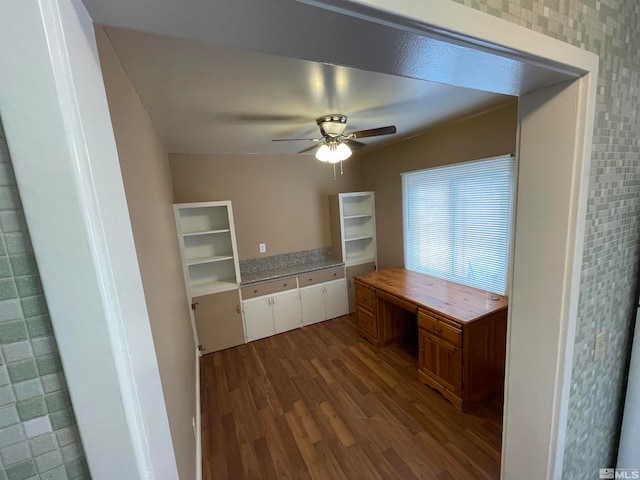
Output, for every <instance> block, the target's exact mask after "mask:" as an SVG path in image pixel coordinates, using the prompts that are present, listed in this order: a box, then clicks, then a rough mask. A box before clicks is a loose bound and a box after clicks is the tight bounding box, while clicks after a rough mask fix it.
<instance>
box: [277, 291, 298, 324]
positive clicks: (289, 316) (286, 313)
mask: <svg viewBox="0 0 640 480" xmlns="http://www.w3.org/2000/svg"><path fill="white" fill-rule="evenodd" d="M271 298H272V301H271V307H272V308H273V325H274V327H275V330H276V333H282V332H288V331H289V330H293V329H294V328H298V327H300V326H302V310H301V309H300V291H299V290H298V289H296V290H291V291H289V292H281V293H276V294H274V295H273V296H272V297H271Z"/></svg>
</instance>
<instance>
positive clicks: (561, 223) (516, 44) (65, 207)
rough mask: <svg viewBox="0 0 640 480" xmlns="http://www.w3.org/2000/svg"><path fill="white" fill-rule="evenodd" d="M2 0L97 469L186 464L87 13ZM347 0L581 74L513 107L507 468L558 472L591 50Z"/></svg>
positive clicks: (482, 20)
mask: <svg viewBox="0 0 640 480" xmlns="http://www.w3.org/2000/svg"><path fill="white" fill-rule="evenodd" d="M0 2H1V8H2V10H3V15H2V16H0V35H1V36H0V68H1V69H2V71H3V75H2V76H0V79H1V80H0V115H2V119H3V122H4V127H5V131H6V134H7V138H8V141H9V146H10V150H11V155H12V158H13V161H14V165H15V170H16V177H17V180H18V184H19V186H20V190H21V195H22V200H23V204H24V207H25V212H26V216H27V221H28V223H29V228H30V232H31V235H32V240H33V244H34V249H35V252H36V256H37V259H38V264H39V268H40V272H41V275H42V281H43V285H44V288H45V293H46V296H47V301H48V304H49V307H50V311H51V315H52V322H53V325H54V329H55V333H56V338H57V341H58V344H59V346H60V354H61V358H62V361H63V363H64V367H65V374H66V376H67V381H68V383H69V387H70V392H71V397H72V400H73V404H74V409H75V411H76V416H77V419H78V426H79V429H80V432H81V435H82V439H83V444H84V446H85V451H86V455H87V459H88V462H89V466H90V469H91V473H92V476H93V478H96V479H99V478H116V477H117V478H177V472H176V466H175V460H174V459H173V452H172V446H171V438H170V433H169V429H168V422H167V418H166V410H165V408H164V401H163V397H162V389H161V386H160V380H159V373H158V369H157V363H156V361H155V352H154V351H153V342H152V339H151V333H150V328H149V322H148V316H147V312H146V307H145V304H144V296H143V291H142V286H141V281H140V275H139V271H138V266H137V262H136V257H135V248H134V244H133V237H132V234H131V228H130V221H129V217H128V212H127V209H126V201H125V197H124V191H123V187H122V180H121V177H120V170H119V165H118V158H117V153H116V149H115V144H114V140H113V133H112V130H111V127H110V119H109V114H108V109H107V105H106V99H105V95H104V88H103V85H102V81H101V78H100V71H99V62H98V58H97V51H96V48H95V41H94V37H93V31H92V27H91V25H90V21H89V19H88V17H87V16H86V12H85V11H84V8H83V6H82V5H81V4H80V3H79V1H78V0H59V1H58V2H56V1H54V0H40V2H39V3H36V2H34V1H33V2H16V1H12V0H0ZM71 2H73V3H71ZM307 3H313V4H316V5H318V6H321V7H323V8H329V7H330V8H334V7H335V5H337V3H338V2H329V1H318V2H307ZM340 7H341V8H346V7H348V8H347V10H349V9H351V10H352V11H351V12H350V13H351V14H353V15H361V16H363V17H366V18H369V19H371V20H374V21H383V22H385V23H386V24H388V25H393V26H395V27H396V28H401V29H412V30H413V31H424V32H431V33H433V32H437V33H438V34H439V35H441V36H444V37H450V38H453V39H455V41H461V39H462V41H465V42H467V43H468V44H476V45H479V46H481V47H479V48H484V49H487V50H490V51H495V53H498V54H505V52H506V53H507V54H508V55H512V56H514V55H515V56H519V57H520V58H523V59H525V61H530V62H536V63H537V64H538V65H546V66H549V67H550V68H556V69H557V68H564V67H566V69H567V71H571V72H581V74H582V76H581V77H580V78H579V79H576V81H574V82H572V83H571V84H568V85H564V86H563V87H562V88H560V87H551V88H548V89H545V90H544V91H542V92H538V93H534V94H531V95H527V96H526V97H522V98H521V100H520V112H519V134H520V142H519V148H518V152H517V153H518V156H519V159H520V166H521V172H522V175H521V177H520V184H519V193H518V199H517V202H518V205H517V209H516V215H517V218H516V229H515V239H516V241H515V253H514V266H513V275H512V278H513V283H512V291H513V292H514V294H513V295H512V298H511V308H510V319H509V345H508V355H507V378H506V404H505V420H506V422H505V431H504V449H503V459H502V462H503V464H502V477H503V478H506V479H510V478H516V477H517V478H525V479H526V478H531V479H536V480H537V479H540V478H559V476H560V473H561V469H562V454H563V451H564V434H565V426H566V418H567V410H568V393H569V391H568V386H569V381H570V377H571V362H572V353H573V343H574V336H575V323H576V317H577V302H578V290H579V279H580V267H581V260H582V245H583V239H584V238H583V237H584V224H585V211H586V191H587V183H588V182H587V177H588V171H589V159H590V150H591V144H592V141H591V135H592V131H593V119H594V112H595V93H596V79H597V68H598V61H597V57H596V56H595V55H592V54H590V53H588V52H584V51H582V50H579V49H577V48H575V47H572V46H570V45H568V44H564V43H562V42H559V41H556V40H553V39H551V38H549V37H545V36H543V35H540V34H537V33H535V32H533V31H530V30H527V29H525V28H523V27H519V26H517V25H514V24H512V23H509V22H506V21H503V20H500V19H497V18H494V17H491V16H489V15H486V14H483V13H481V12H479V11H476V10H473V9H471V8H468V7H464V6H461V5H458V4H456V3H453V2H451V1H448V0H422V1H421V2H413V1H411V0H393V1H390V0H357V1H352V2H340ZM361 7H367V11H366V12H364V11H363V10H362V8H361ZM43 19H44V21H43ZM558 122H560V123H558ZM558 132H560V133H562V135H558ZM527 139H532V140H531V141H528V140H527ZM534 139H535V140H534ZM549 139H553V141H549ZM548 186H553V189H547V188H546V187H548ZM89 360H90V361H89ZM106 432H108V434H107V433H106ZM114 469H119V470H118V471H117V472H115V475H114Z"/></svg>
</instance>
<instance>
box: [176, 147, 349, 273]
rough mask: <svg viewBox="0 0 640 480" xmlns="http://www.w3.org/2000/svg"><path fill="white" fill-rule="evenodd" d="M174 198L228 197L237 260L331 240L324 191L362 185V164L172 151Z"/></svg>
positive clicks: (308, 157) (326, 243) (324, 244)
mask: <svg viewBox="0 0 640 480" xmlns="http://www.w3.org/2000/svg"><path fill="white" fill-rule="evenodd" d="M169 158H170V164H171V175H172V179H173V191H174V198H175V201H176V202H177V203H184V202H201V201H209V200H231V202H232V205H233V214H234V219H235V225H236V237H237V242H238V255H239V256H240V259H241V260H245V259H248V258H256V257H260V256H261V254H260V253H259V250H258V244H259V243H266V244H267V252H266V253H265V254H262V256H265V255H266V256H270V255H278V254H281V253H290V252H298V251H301V250H310V249H314V248H320V247H328V246H331V229H330V225H329V199H328V196H329V195H331V194H334V193H338V192H351V191H358V190H361V183H360V175H361V172H360V166H359V165H360V164H359V162H358V160H357V159H356V158H350V159H349V160H347V161H346V162H344V175H340V172H339V167H338V176H337V180H336V182H334V181H333V169H332V167H331V166H330V165H327V164H324V163H321V162H319V161H318V160H316V159H315V158H314V157H313V155H194V154H170V155H169Z"/></svg>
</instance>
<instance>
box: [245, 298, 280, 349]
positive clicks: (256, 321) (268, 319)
mask: <svg viewBox="0 0 640 480" xmlns="http://www.w3.org/2000/svg"><path fill="white" fill-rule="evenodd" d="M242 311H243V313H244V327H245V328H244V331H245V336H246V340H247V342H252V341H254V340H259V339H260V338H265V337H270V336H271V335H275V333H276V330H275V327H274V326H273V309H272V308H271V296H265V297H256V298H252V299H250V300H243V301H242Z"/></svg>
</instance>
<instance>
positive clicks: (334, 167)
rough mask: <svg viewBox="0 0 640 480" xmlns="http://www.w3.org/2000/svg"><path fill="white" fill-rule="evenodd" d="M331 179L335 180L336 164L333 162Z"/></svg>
mask: <svg viewBox="0 0 640 480" xmlns="http://www.w3.org/2000/svg"><path fill="white" fill-rule="evenodd" d="M333 181H334V182H335V181H336V164H335V163H334V164H333Z"/></svg>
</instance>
